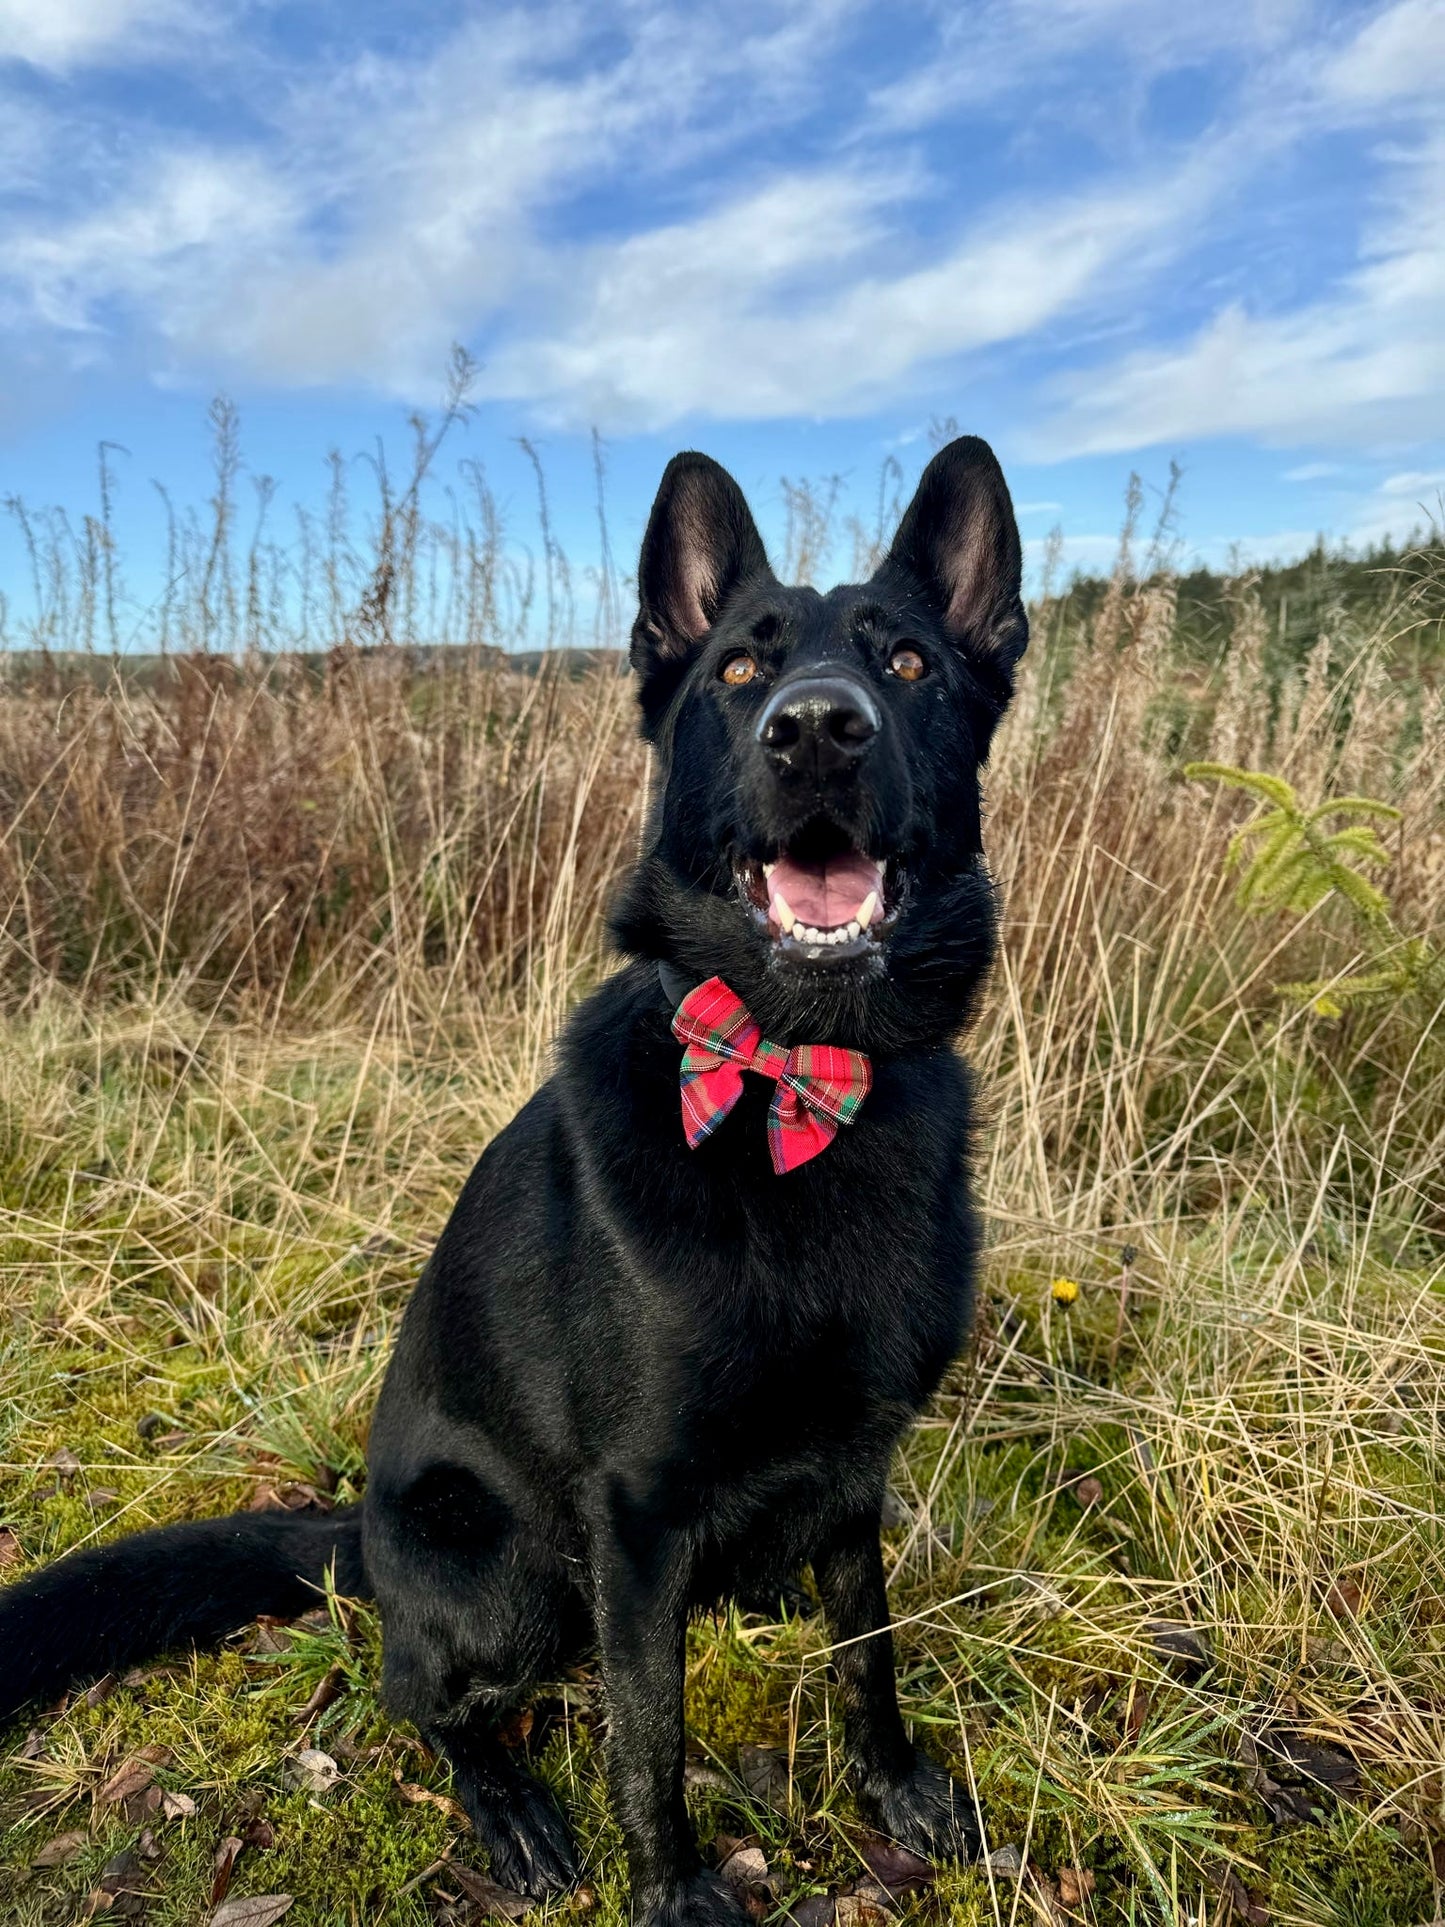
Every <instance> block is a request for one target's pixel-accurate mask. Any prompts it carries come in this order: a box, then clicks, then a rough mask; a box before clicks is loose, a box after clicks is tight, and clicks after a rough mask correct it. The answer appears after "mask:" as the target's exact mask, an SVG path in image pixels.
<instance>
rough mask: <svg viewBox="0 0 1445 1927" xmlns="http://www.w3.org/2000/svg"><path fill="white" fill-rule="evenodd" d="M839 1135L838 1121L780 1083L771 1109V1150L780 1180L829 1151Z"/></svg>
mask: <svg viewBox="0 0 1445 1927" xmlns="http://www.w3.org/2000/svg"><path fill="white" fill-rule="evenodd" d="M837 1135H838V1125H837V1122H836V1120H835V1119H833V1118H831V1117H829V1116H828V1114H827V1112H826V1111H815V1110H814V1109H813V1107H812V1105H811V1104H809V1103H808V1102H807V1101H806V1100H805V1099H804V1098H803V1097H801V1096H800V1095H799V1094H798V1092H797V1091H795V1090H794V1089H793V1088H792V1086H791V1085H790V1084H788V1083H786V1082H780V1083H779V1085H778V1088H777V1090H776V1091H775V1092H774V1093H773V1101H772V1103H771V1104H770V1105H769V1106H768V1150H769V1151H770V1152H771V1154H772V1159H773V1170H774V1171H775V1172H776V1173H777V1175H778V1176H779V1177H782V1176H783V1174H784V1173H785V1172H787V1171H796V1170H797V1168H798V1166H799V1165H800V1164H806V1163H807V1162H808V1160H809V1158H815V1157H817V1155H818V1153H819V1152H820V1151H826V1150H827V1148H828V1146H829V1145H830V1144H831V1143H832V1142H833V1139H834V1138H835V1137H836V1136H837Z"/></svg>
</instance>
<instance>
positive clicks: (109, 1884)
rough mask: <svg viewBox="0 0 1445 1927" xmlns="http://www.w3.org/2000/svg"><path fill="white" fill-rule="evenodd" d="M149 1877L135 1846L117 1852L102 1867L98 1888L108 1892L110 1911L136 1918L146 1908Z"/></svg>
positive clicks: (125, 1918) (105, 1892)
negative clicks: (146, 1890) (146, 1889)
mask: <svg viewBox="0 0 1445 1927" xmlns="http://www.w3.org/2000/svg"><path fill="white" fill-rule="evenodd" d="M148 1878H149V1875H148V1871H147V1869H146V1867H145V1865H144V1863H143V1862H142V1860H141V1857H140V1855H139V1854H138V1853H136V1852H135V1850H134V1849H133V1848H131V1847H126V1848H125V1849H123V1851H122V1852H120V1853H117V1854H113V1855H112V1856H111V1858H110V1859H109V1860H107V1861H106V1863H105V1865H104V1866H103V1867H102V1868H101V1870H100V1880H99V1882H98V1883H97V1891H98V1892H100V1893H102V1894H104V1895H106V1897H107V1900H108V1904H109V1907H110V1911H111V1912H112V1913H114V1914H118V1915H119V1916H120V1918H121V1919H122V1920H134V1919H135V1918H136V1916H137V1915H138V1914H140V1913H142V1912H143V1911H144V1909H145V1888H146V1881H147V1879H148Z"/></svg>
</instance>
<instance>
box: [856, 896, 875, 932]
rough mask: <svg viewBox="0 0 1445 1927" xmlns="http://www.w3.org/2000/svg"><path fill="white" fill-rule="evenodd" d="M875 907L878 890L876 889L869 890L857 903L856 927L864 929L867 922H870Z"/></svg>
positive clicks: (866, 926) (867, 924)
mask: <svg viewBox="0 0 1445 1927" xmlns="http://www.w3.org/2000/svg"><path fill="white" fill-rule="evenodd" d="M877 908H878V892H877V891H876V890H870V891H869V892H868V894H867V896H866V897H864V899H863V901H862V902H861V903H860V904H859V905H858V928H859V929H860V930H866V929H867V928H868V926H869V924H870V923H872V921H873V916H874V912H875V911H876V910H877Z"/></svg>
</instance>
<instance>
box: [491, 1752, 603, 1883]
mask: <svg viewBox="0 0 1445 1927" xmlns="http://www.w3.org/2000/svg"><path fill="white" fill-rule="evenodd" d="M469 1813H470V1818H471V1822H472V1828H473V1831H474V1832H475V1833H476V1836H477V1838H478V1840H479V1841H480V1842H481V1844H482V1845H483V1846H484V1847H485V1848H486V1849H487V1853H488V1855H489V1857H490V1865H491V1875H492V1878H493V1880H495V1881H496V1882H497V1884H498V1886H500V1887H510V1888H511V1890H512V1892H513V1893H518V1894H526V1895H527V1896H528V1897H529V1899H532V1900H541V1899H543V1898H544V1897H545V1896H546V1895H547V1894H557V1893H563V1892H565V1891H566V1890H567V1889H568V1888H569V1887H575V1886H576V1884H577V1874H578V1868H577V1846H576V1842H575V1841H574V1840H573V1838H572V1829H571V1827H570V1826H568V1824H567V1822H566V1820H565V1819H564V1818H563V1817H562V1815H561V1814H560V1813H559V1812H558V1811H557V1807H556V1805H555V1803H554V1801H553V1799H552V1796H551V1794H550V1793H548V1791H547V1789H546V1788H545V1787H544V1786H543V1785H542V1784H541V1783H540V1781H537V1780H534V1779H533V1778H532V1776H531V1774H530V1773H519V1774H517V1776H516V1777H515V1779H514V1780H512V1781H510V1782H509V1784H508V1787H507V1791H506V1795H505V1797H501V1798H496V1799H488V1800H486V1801H485V1802H482V1801H478V1802H475V1803H474V1804H473V1805H472V1806H471V1808H470V1809H469Z"/></svg>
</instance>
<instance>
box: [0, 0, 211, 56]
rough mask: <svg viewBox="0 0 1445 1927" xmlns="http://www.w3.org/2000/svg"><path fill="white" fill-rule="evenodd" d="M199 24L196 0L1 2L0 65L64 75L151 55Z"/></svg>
mask: <svg viewBox="0 0 1445 1927" xmlns="http://www.w3.org/2000/svg"><path fill="white" fill-rule="evenodd" d="M199 24H200V9H199V8H198V7H197V5H196V4H195V3H194V0H0V61H5V60H22V61H24V62H25V63H26V64H27V65H28V66H32V67H43V68H48V69H51V70H54V71H61V72H63V71H65V70H67V69H70V68H72V67H77V66H80V65H82V64H85V63H88V62H93V61H97V60H103V59H110V58H114V57H116V56H117V55H118V56H120V57H122V58H126V59H131V58H137V57H139V56H140V55H142V54H143V53H144V54H151V53H155V52H157V51H158V50H160V49H161V48H162V46H163V45H164V43H165V41H166V38H167V37H168V36H173V35H175V34H176V33H178V32H181V33H189V32H191V31H193V30H194V29H195V28H196V27H197V26H198V25H199Z"/></svg>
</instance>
